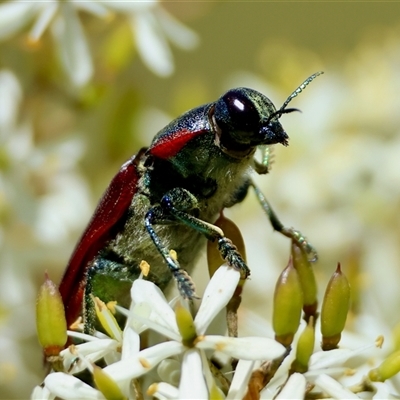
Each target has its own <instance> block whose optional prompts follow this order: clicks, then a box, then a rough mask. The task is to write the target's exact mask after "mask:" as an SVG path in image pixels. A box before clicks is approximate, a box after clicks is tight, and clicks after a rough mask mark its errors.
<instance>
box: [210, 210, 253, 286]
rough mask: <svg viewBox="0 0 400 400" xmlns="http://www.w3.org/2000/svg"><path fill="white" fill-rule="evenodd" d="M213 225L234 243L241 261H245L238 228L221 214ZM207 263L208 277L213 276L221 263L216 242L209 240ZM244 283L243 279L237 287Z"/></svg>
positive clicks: (243, 246) (242, 241)
mask: <svg viewBox="0 0 400 400" xmlns="http://www.w3.org/2000/svg"><path fill="white" fill-rule="evenodd" d="M214 225H215V226H218V227H219V228H221V229H222V231H223V232H224V235H225V236H226V237H228V238H229V239H231V240H232V243H235V246H236V247H237V249H238V251H239V253H240V254H241V255H242V257H243V260H244V261H246V248H245V245H244V240H243V236H242V234H241V232H240V229H239V228H238V226H237V225H236V224H235V223H234V222H233V221H232V220H230V219H229V218H226V217H225V215H224V214H223V213H222V212H221V215H220V216H219V218H218V219H217V220H216V221H215V223H214ZM207 263H208V271H209V274H210V276H213V275H214V272H215V271H216V270H217V269H218V268H219V267H220V266H221V264H222V263H223V260H222V258H221V254H220V252H219V250H218V244H217V242H211V241H210V240H208V241H207ZM244 282H245V280H244V279H242V280H240V282H239V285H238V286H243V284H244Z"/></svg>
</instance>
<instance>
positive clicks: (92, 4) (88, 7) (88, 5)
mask: <svg viewBox="0 0 400 400" xmlns="http://www.w3.org/2000/svg"><path fill="white" fill-rule="evenodd" d="M73 5H74V7H76V8H77V9H80V10H84V11H87V12H89V13H90V14H93V15H95V16H96V17H100V18H106V17H108V16H109V15H110V11H109V10H107V8H106V7H105V6H104V4H102V3H100V2H99V1H97V0H95V1H90V0H86V1H76V2H74V3H73Z"/></svg>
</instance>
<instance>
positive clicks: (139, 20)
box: [131, 11, 174, 77]
mask: <svg viewBox="0 0 400 400" xmlns="http://www.w3.org/2000/svg"><path fill="white" fill-rule="evenodd" d="M131 25H132V28H133V32H134V37H133V40H134V41H135V42H136V45H137V49H138V52H139V54H140V56H141V58H142V60H143V62H144V63H145V64H146V65H147V67H148V68H149V69H150V70H151V71H153V72H154V73H155V74H157V75H160V76H163V77H165V76H169V75H171V74H172V72H173V71H174V64H173V59H172V53H171V50H170V48H169V46H168V43H167V41H166V39H165V37H164V36H163V34H162V32H160V27H159V26H158V22H157V20H156V19H155V18H154V15H152V14H151V13H150V12H146V11H142V12H138V13H136V14H135V15H133V16H132V17H131Z"/></svg>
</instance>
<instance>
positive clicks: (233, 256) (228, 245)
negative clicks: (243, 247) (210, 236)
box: [218, 236, 250, 279]
mask: <svg viewBox="0 0 400 400" xmlns="http://www.w3.org/2000/svg"><path fill="white" fill-rule="evenodd" d="M218 249H219V251H220V252H221V256H222V258H223V259H224V260H225V261H226V262H227V263H228V265H230V266H231V267H233V268H235V269H237V270H239V271H240V273H241V278H242V279H246V278H248V277H249V275H250V269H249V267H248V266H247V264H246V262H245V261H244V260H243V257H242V256H241V254H240V253H239V252H238V250H237V247H236V246H235V245H234V244H233V243H232V241H231V240H230V239H228V238H227V237H225V236H223V237H221V238H220V239H219V240H218Z"/></svg>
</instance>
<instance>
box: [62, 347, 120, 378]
mask: <svg viewBox="0 0 400 400" xmlns="http://www.w3.org/2000/svg"><path fill="white" fill-rule="evenodd" d="M118 347H119V343H118V342H117V341H115V340H113V339H101V340H94V341H91V342H87V343H82V344H78V345H76V346H74V349H75V351H76V353H74V352H71V351H70V348H67V349H65V350H63V351H62V352H61V353H60V355H61V356H62V357H63V365H64V370H65V371H68V372H70V373H71V374H76V373H78V372H80V371H83V370H84V369H86V368H87V363H82V362H80V361H79V358H77V357H78V354H79V356H80V357H85V358H86V359H87V360H88V361H90V362H95V361H97V360H99V359H100V358H103V357H104V356H105V355H106V354H107V353H110V352H116V351H117V349H118Z"/></svg>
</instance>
